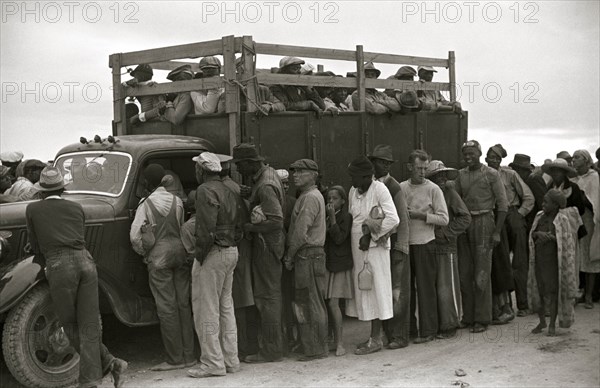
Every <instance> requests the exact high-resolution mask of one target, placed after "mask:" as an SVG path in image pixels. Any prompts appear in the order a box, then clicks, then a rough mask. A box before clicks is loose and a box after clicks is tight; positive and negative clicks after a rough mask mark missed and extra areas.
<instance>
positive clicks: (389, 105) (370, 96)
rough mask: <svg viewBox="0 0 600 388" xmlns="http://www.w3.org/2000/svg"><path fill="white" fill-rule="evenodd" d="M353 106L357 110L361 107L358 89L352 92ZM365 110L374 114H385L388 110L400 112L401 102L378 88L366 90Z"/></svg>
mask: <svg viewBox="0 0 600 388" xmlns="http://www.w3.org/2000/svg"><path fill="white" fill-rule="evenodd" d="M352 106H353V108H354V110H355V111H357V110H359V109H360V101H359V99H358V90H356V91H355V92H354V93H352ZM365 111H367V112H369V113H372V114H384V113H387V112H400V103H399V102H398V100H396V99H395V98H393V97H390V96H388V95H387V94H385V93H383V92H380V91H379V90H377V89H366V90H365Z"/></svg>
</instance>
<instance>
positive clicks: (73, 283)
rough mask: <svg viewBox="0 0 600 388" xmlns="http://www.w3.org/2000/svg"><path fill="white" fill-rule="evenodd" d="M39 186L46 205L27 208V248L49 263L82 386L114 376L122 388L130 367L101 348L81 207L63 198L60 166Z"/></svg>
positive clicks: (57, 308) (50, 170)
mask: <svg viewBox="0 0 600 388" xmlns="http://www.w3.org/2000/svg"><path fill="white" fill-rule="evenodd" d="M35 187H36V189H37V190H38V191H40V192H41V193H42V196H43V198H44V200H43V201H37V202H32V203H30V204H29V205H27V208H26V209H25V218H26V220H27V232H28V234H29V243H30V244H31V248H32V249H33V252H34V253H35V254H36V256H43V257H44V258H45V262H46V269H45V271H46V279H47V280H48V286H49V289H50V296H51V297H52V301H53V305H54V311H55V312H56V315H57V316H58V319H59V321H60V323H61V325H62V328H63V329H64V331H65V333H66V335H67V336H68V338H69V340H70V342H71V345H73V347H74V348H75V349H76V350H77V351H78V352H79V355H80V357H79V382H78V383H79V386H80V387H93V386H96V385H100V384H101V382H102V378H103V377H104V376H106V375H107V374H108V373H109V372H110V373H111V374H112V376H113V380H114V385H115V387H121V386H122V383H123V380H122V377H123V373H124V372H125V370H126V369H127V362H125V361H123V360H121V359H119V358H116V357H114V356H113V355H112V354H110V352H109V351H108V349H107V348H106V346H104V344H102V333H101V331H102V328H101V326H100V320H99V317H100V308H99V301H98V273H97V272H96V265H95V263H94V259H93V258H92V256H91V255H90V253H89V252H88V250H87V249H86V248H85V213H84V211H83V208H82V207H81V205H80V204H79V203H77V202H74V201H66V200H63V199H62V198H61V195H62V193H63V191H64V187H65V182H64V179H63V176H62V174H61V173H60V170H59V169H58V168H56V167H46V168H44V169H43V170H42V172H41V176H40V180H39V182H37V183H36V184H35ZM90 333H93V335H90Z"/></svg>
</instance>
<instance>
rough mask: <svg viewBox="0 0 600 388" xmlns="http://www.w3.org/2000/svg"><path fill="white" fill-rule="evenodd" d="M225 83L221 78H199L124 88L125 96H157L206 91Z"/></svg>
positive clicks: (222, 85)
mask: <svg viewBox="0 0 600 388" xmlns="http://www.w3.org/2000/svg"><path fill="white" fill-rule="evenodd" d="M224 85H225V81H224V80H223V78H222V77H211V78H200V79H192V80H189V81H177V82H165V83H160V84H157V85H154V86H146V85H144V86H136V87H133V88H132V87H128V88H125V95H126V96H153V95H157V94H166V93H178V92H184V91H190V90H206V89H214V88H222V87H224Z"/></svg>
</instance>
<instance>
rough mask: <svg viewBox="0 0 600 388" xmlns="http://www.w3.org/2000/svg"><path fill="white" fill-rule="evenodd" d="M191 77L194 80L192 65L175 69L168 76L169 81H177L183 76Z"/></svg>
mask: <svg viewBox="0 0 600 388" xmlns="http://www.w3.org/2000/svg"><path fill="white" fill-rule="evenodd" d="M184 74H186V75H189V77H190V79H192V78H194V73H193V72H192V66H190V65H182V66H179V67H177V68H175V69H173V70H172V71H171V72H170V73H169V74H167V79H168V80H169V81H177V80H178V79H179V77H181V75H184Z"/></svg>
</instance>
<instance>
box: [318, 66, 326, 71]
mask: <svg viewBox="0 0 600 388" xmlns="http://www.w3.org/2000/svg"><path fill="white" fill-rule="evenodd" d="M324 71H325V68H324V67H323V65H317V72H319V73H322V72H324Z"/></svg>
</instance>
